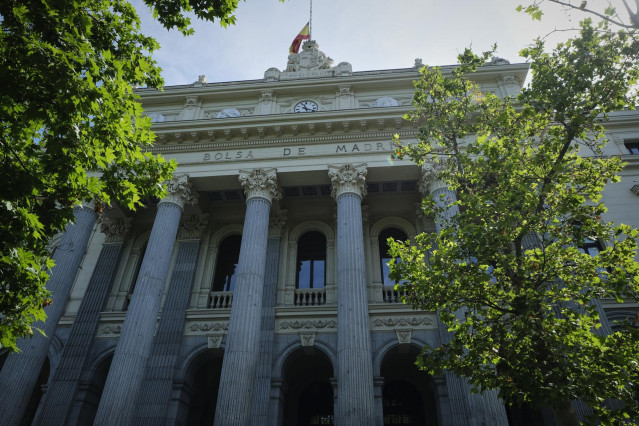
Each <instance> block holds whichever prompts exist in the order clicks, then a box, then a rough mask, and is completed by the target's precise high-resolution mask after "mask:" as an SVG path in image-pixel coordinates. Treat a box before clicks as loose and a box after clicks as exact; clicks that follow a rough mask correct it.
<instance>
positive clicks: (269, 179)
mask: <svg viewBox="0 0 639 426" xmlns="http://www.w3.org/2000/svg"><path fill="white" fill-rule="evenodd" d="M239 181H240V185H242V188H243V189H244V193H245V195H246V200H247V201H248V200H250V199H251V198H256V197H259V198H264V199H266V200H267V201H268V202H269V203H270V202H271V201H273V200H279V199H280V198H282V190H281V189H280V187H279V185H278V183H277V173H276V170H275V169H253V170H240V176H239Z"/></svg>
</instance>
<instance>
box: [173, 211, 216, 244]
mask: <svg viewBox="0 0 639 426" xmlns="http://www.w3.org/2000/svg"><path fill="white" fill-rule="evenodd" d="M208 223H209V215H208V214H201V215H199V214H192V215H190V216H187V217H183V218H182V221H181V222H180V229H179V230H178V240H199V239H200V237H201V236H202V233H203V232H204V230H205V229H206V225H207V224H208Z"/></svg>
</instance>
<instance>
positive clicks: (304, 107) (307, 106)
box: [293, 100, 319, 112]
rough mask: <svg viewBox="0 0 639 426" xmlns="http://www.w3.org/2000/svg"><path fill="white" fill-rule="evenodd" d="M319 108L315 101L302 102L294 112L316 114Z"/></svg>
mask: <svg viewBox="0 0 639 426" xmlns="http://www.w3.org/2000/svg"><path fill="white" fill-rule="evenodd" d="M316 111H319V106H318V105H317V103H315V102H313V101H308V100H307V101H300V102H298V103H297V104H295V107H293V112H316Z"/></svg>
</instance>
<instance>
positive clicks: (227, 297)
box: [208, 291, 233, 309]
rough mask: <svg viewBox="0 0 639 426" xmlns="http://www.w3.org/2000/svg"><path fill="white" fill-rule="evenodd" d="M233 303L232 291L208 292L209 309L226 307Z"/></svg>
mask: <svg viewBox="0 0 639 426" xmlns="http://www.w3.org/2000/svg"><path fill="white" fill-rule="evenodd" d="M232 303H233V292H232V291H212V292H210V293H209V306H208V308H209V309H227V308H230V307H231V304H232Z"/></svg>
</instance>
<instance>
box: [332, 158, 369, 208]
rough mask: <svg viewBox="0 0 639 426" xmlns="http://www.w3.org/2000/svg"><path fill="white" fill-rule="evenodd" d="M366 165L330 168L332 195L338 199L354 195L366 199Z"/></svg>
mask: <svg viewBox="0 0 639 426" xmlns="http://www.w3.org/2000/svg"><path fill="white" fill-rule="evenodd" d="M366 173H367V170H366V164H357V165H353V164H346V165H344V166H340V167H337V166H328V177H329V178H330V179H331V183H332V185H331V195H332V196H333V198H335V199H336V200H337V198H338V197H339V196H340V195H342V194H346V193H352V194H356V195H358V196H360V197H361V198H364V197H365V196H366Z"/></svg>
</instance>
